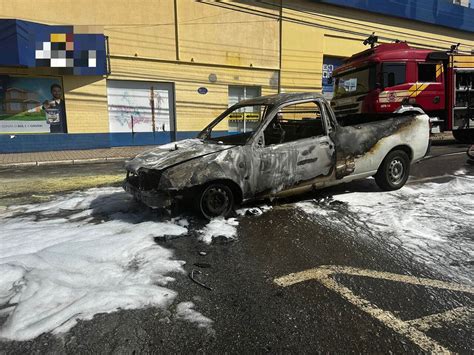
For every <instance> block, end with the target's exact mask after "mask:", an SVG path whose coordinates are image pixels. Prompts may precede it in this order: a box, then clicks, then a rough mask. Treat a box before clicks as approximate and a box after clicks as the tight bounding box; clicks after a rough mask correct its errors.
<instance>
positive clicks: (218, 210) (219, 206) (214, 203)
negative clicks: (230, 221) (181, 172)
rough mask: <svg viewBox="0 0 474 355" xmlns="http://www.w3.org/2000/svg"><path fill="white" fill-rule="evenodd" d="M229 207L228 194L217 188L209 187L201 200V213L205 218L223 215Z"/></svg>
mask: <svg viewBox="0 0 474 355" xmlns="http://www.w3.org/2000/svg"><path fill="white" fill-rule="evenodd" d="M230 205H231V199H230V196H229V194H228V192H227V191H226V190H225V189H224V188H222V187H219V186H213V187H209V188H207V189H206V191H204V194H203V196H202V199H201V207H202V211H203V212H204V214H205V215H206V216H207V217H215V216H222V215H225V214H226V213H227V212H228V210H229V208H230Z"/></svg>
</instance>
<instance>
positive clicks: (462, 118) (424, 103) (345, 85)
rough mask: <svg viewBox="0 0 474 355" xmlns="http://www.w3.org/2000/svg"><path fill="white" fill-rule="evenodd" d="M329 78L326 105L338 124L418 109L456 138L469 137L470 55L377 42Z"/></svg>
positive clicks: (473, 79) (473, 74) (472, 110)
mask: <svg viewBox="0 0 474 355" xmlns="http://www.w3.org/2000/svg"><path fill="white" fill-rule="evenodd" d="M333 79H334V85H335V87H334V97H333V99H332V101H331V105H332V107H333V109H334V111H335V113H336V115H337V117H338V119H339V120H340V121H341V122H342V123H343V124H351V122H359V121H360V118H361V117H363V120H365V121H367V120H369V121H370V120H377V119H381V118H383V117H384V116H390V115H393V114H394V113H396V112H397V111H399V110H401V109H403V111H405V112H406V110H407V109H408V107H419V108H421V109H422V110H423V111H425V112H426V113H427V114H428V115H429V116H430V118H431V119H432V122H433V123H435V124H437V125H439V127H440V129H441V130H442V131H443V130H452V131H453V135H454V137H455V138H456V139H457V140H459V141H463V142H467V141H472V140H473V138H474V56H473V55H460V54H456V53H455V51H453V52H448V51H446V52H439V51H433V50H428V49H417V48H412V47H410V46H409V45H408V44H407V43H389V44H380V45H378V46H375V47H373V48H370V49H368V50H365V51H363V52H360V53H357V54H355V55H353V56H352V57H350V58H349V59H347V60H346V61H345V63H344V64H343V65H342V66H340V67H339V68H337V69H335V70H334V72H333ZM405 106H406V107H405Z"/></svg>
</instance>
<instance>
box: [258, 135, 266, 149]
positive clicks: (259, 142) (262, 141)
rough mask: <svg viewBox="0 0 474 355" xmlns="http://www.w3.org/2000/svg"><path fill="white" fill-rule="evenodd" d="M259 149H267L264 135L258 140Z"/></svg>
mask: <svg viewBox="0 0 474 355" xmlns="http://www.w3.org/2000/svg"><path fill="white" fill-rule="evenodd" d="M257 147H259V148H263V147H265V138H263V134H261V135H260V136H258V138H257Z"/></svg>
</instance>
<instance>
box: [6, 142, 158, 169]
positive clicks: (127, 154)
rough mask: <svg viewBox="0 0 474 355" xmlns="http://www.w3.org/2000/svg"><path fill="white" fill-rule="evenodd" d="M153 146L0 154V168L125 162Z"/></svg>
mask: <svg viewBox="0 0 474 355" xmlns="http://www.w3.org/2000/svg"><path fill="white" fill-rule="evenodd" d="M151 148H153V146H151V145H147V146H138V147H114V148H107V149H88V150H63V151H53V152H34V153H8V154H0V166H15V165H41V164H80V163H87V162H91V163H93V162H106V161H113V160H126V159H129V158H131V157H133V156H135V155H137V154H138V153H141V152H143V151H145V150H148V149H151Z"/></svg>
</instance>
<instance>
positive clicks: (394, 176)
mask: <svg viewBox="0 0 474 355" xmlns="http://www.w3.org/2000/svg"><path fill="white" fill-rule="evenodd" d="M404 174H405V166H404V165H403V162H402V161H401V160H400V159H393V160H392V161H391V162H390V165H389V166H388V177H389V179H390V182H391V183H392V184H394V185H399V184H400V183H401V182H402V181H403V177H404Z"/></svg>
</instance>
